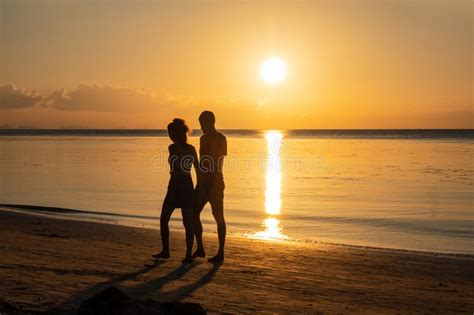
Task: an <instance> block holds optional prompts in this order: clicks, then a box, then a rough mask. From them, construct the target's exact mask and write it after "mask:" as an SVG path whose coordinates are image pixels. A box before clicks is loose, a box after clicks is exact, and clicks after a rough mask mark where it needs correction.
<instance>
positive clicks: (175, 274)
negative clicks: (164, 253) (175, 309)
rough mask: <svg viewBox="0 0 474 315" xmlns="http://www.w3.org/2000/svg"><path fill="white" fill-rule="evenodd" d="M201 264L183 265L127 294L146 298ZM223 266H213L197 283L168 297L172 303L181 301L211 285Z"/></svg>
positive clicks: (169, 293)
mask: <svg viewBox="0 0 474 315" xmlns="http://www.w3.org/2000/svg"><path fill="white" fill-rule="evenodd" d="M199 264H200V263H196V262H193V263H192V264H191V265H181V266H180V267H178V268H177V269H175V270H173V271H172V272H170V273H169V274H167V275H165V276H163V277H161V278H158V279H154V280H152V281H148V282H145V283H141V284H138V285H137V286H134V287H132V288H129V289H128V290H127V292H128V293H130V295H132V296H135V297H139V296H145V295H148V294H149V293H151V292H158V291H160V290H161V288H162V287H163V286H164V285H165V284H166V283H168V282H171V281H173V280H177V279H179V278H181V277H182V276H183V275H184V274H185V273H186V272H188V271H190V270H191V269H193V268H194V267H196V266H197V265H199ZM221 265H222V264H221V263H220V264H213V265H212V268H211V269H210V270H209V271H208V272H206V273H205V274H204V275H202V276H201V277H200V278H199V279H198V280H197V281H194V282H193V283H190V284H187V285H185V286H182V287H179V288H177V289H174V290H172V291H170V292H167V293H166V295H167V296H168V298H169V299H170V300H172V301H181V300H182V299H183V298H184V297H186V296H188V295H190V294H192V293H193V292H194V291H196V290H197V289H199V288H200V287H202V286H204V285H206V284H207V283H209V282H210V281H211V280H212V279H213V278H214V275H215V274H216V273H217V271H218V270H219V268H220V266H221Z"/></svg>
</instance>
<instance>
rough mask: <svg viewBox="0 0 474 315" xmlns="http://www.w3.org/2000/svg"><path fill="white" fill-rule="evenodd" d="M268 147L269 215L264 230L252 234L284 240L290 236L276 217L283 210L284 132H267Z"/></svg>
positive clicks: (267, 206)
mask: <svg viewBox="0 0 474 315" xmlns="http://www.w3.org/2000/svg"><path fill="white" fill-rule="evenodd" d="M265 139H266V140H267V148H268V165H267V173H266V190H265V213H266V214H267V215H268V217H267V218H266V219H265V220H264V221H263V226H264V227H265V230H264V231H259V232H257V233H255V234H253V235H252V237H254V238H260V239H266V240H282V239H287V238H288V236H286V235H284V234H282V233H281V227H280V220H279V219H277V218H276V216H277V215H279V214H280V210H281V160H280V152H281V149H282V139H283V134H282V133H281V132H279V131H267V132H266V133H265Z"/></svg>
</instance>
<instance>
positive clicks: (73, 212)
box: [0, 204, 474, 260]
mask: <svg viewBox="0 0 474 315" xmlns="http://www.w3.org/2000/svg"><path fill="white" fill-rule="evenodd" d="M0 211H10V212H19V213H25V214H31V215H37V216H45V217H50V218H56V219H62V220H75V221H83V222H93V223H102V224H111V225H119V226H124V227H131V228H143V229H149V230H155V231H156V230H157V228H154V227H152V226H151V225H146V224H138V223H136V224H133V223H131V224H123V222H120V221H113V220H110V219H108V217H111V218H125V219H127V218H128V219H143V220H159V217H151V216H141V215H126V214H118V213H109V212H98V211H89V210H79V209H70V208H61V207H48V206H36V205H21V204H0ZM81 215H92V216H97V217H85V216H81ZM170 230H172V231H177V232H183V231H184V229H182V228H173V227H171V226H170ZM204 233H205V234H209V235H214V234H215V233H212V232H204ZM228 237H234V238H242V239H255V240H261V241H269V242H281V243H285V244H289V245H291V244H294V245H301V244H304V245H307V246H311V245H328V246H340V247H344V248H354V249H363V250H373V251H381V252H385V251H386V252H395V253H398V252H399V253H408V254H413V255H423V256H436V257H452V258H460V259H469V260H474V254H469V253H459V252H443V251H428V250H426V251H424V250H414V249H405V248H391V247H376V246H368V245H355V244H345V243H335V242H324V241H317V240H307V239H295V238H290V239H287V240H266V239H261V238H256V237H248V236H246V235H244V234H242V233H228Z"/></svg>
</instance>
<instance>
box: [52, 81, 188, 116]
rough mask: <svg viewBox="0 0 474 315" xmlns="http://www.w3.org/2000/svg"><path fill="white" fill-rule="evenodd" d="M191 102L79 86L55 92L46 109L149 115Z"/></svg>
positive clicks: (134, 91)
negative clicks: (142, 113) (145, 113)
mask: <svg viewBox="0 0 474 315" xmlns="http://www.w3.org/2000/svg"><path fill="white" fill-rule="evenodd" d="M189 102H192V100H191V99H188V98H182V97H176V96H167V95H164V94H159V93H155V92H153V91H149V90H142V89H132V88H124V87H114V86H108V85H96V84H92V85H88V84H80V85H79V86H78V87H77V88H76V89H74V90H72V91H67V90H65V89H59V90H56V91H55V92H53V93H52V94H51V95H49V96H48V97H46V98H45V100H44V102H43V105H44V106H46V107H50V108H54V109H58V110H64V111H97V112H146V111H156V110H159V109H163V107H169V106H170V105H176V104H185V103H189Z"/></svg>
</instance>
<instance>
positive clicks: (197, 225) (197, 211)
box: [193, 193, 207, 258]
mask: <svg viewBox="0 0 474 315" xmlns="http://www.w3.org/2000/svg"><path fill="white" fill-rule="evenodd" d="M196 195H197V197H196V198H195V201H194V209H193V224H194V235H195V236H196V243H197V249H196V251H195V252H194V254H193V258H196V257H205V256H206V252H205V251H204V243H203V241H202V223H201V212H202V209H204V206H205V205H206V203H207V201H206V200H202V198H201V197H200V196H199V194H197V193H196Z"/></svg>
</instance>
